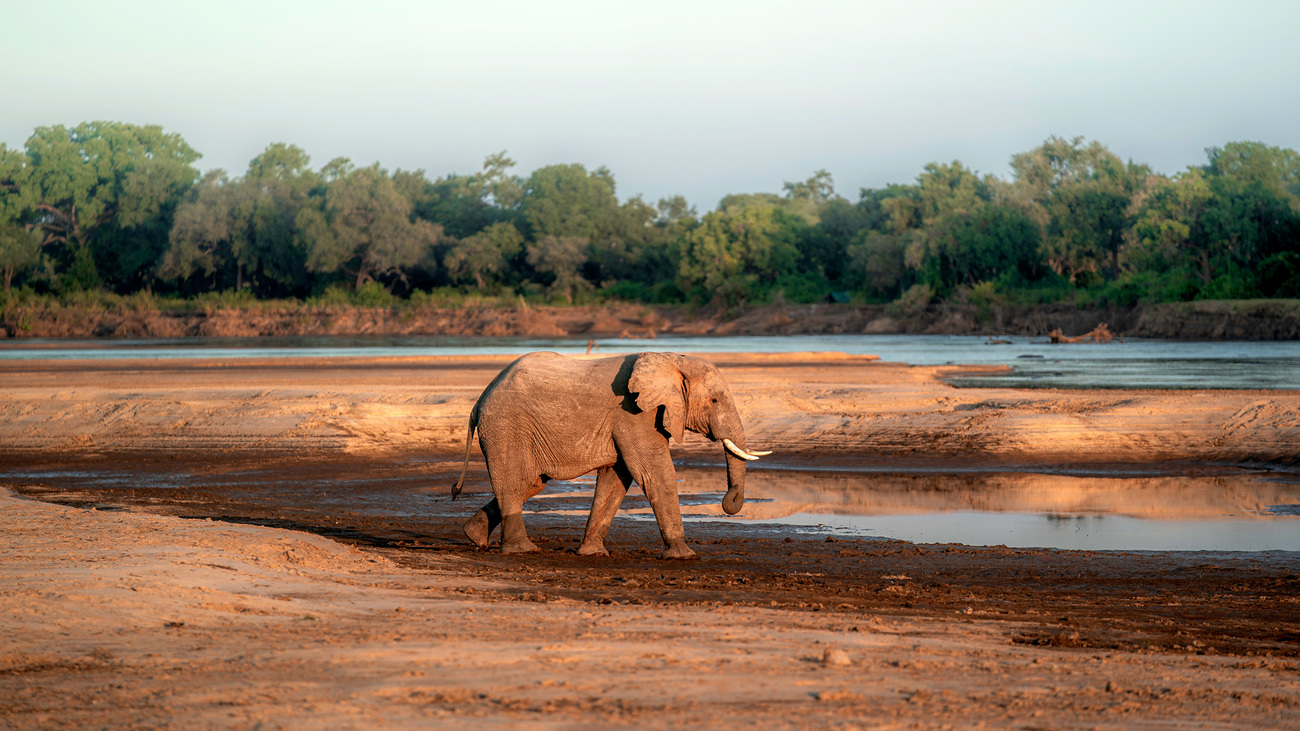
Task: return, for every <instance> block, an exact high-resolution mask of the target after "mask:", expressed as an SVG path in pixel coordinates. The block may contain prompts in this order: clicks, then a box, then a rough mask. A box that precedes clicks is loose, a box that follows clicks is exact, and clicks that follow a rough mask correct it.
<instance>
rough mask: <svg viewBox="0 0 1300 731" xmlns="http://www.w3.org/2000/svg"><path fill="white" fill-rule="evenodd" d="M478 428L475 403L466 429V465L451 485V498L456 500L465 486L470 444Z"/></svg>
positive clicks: (476, 405)
mask: <svg viewBox="0 0 1300 731" xmlns="http://www.w3.org/2000/svg"><path fill="white" fill-rule="evenodd" d="M477 428H478V404H474V410H473V411H471V412H470V414H469V429H467V430H466V431H465V465H464V466H463V467H461V468H460V479H459V480H456V484H455V485H452V486H451V499H452V500H455V499H456V498H457V497H458V496H460V489H461V488H462V487H464V486H465V474H466V473H467V472H469V450H470V445H472V444H473V443H474V430H475V429H477Z"/></svg>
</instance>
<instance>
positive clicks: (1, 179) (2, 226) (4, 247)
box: [0, 144, 43, 293]
mask: <svg viewBox="0 0 1300 731" xmlns="http://www.w3.org/2000/svg"><path fill="white" fill-rule="evenodd" d="M26 168H27V156H26V155H24V154H23V153H21V152H19V151H17V150H12V149H9V148H8V147H7V146H5V145H3V144H0V275H3V278H4V290H5V292H6V293H8V292H9V288H10V286H11V285H12V283H13V278H14V275H15V274H17V273H19V272H21V271H23V270H25V269H27V268H28V267H30V266H32V265H34V264H36V262H37V261H38V260H39V259H40V253H41V240H42V238H43V236H42V234H41V232H39V231H36V230H34V229H33V228H32V227H30V226H28V225H26V221H27V219H28V218H29V217H30V216H31V213H32V200H31V195H30V194H29V191H26V190H24V188H23V186H22V184H21V183H22V180H23V177H24V176H25V174H26Z"/></svg>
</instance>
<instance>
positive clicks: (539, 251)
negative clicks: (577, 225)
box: [528, 236, 591, 304]
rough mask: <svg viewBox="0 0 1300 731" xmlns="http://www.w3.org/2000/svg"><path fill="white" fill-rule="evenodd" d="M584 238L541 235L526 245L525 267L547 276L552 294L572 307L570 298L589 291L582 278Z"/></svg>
mask: <svg viewBox="0 0 1300 731" xmlns="http://www.w3.org/2000/svg"><path fill="white" fill-rule="evenodd" d="M587 243H588V242H587V239H585V238H583V237H581V236H543V237H542V238H541V239H540V240H539V241H537V242H535V243H531V244H529V245H528V264H529V265H530V266H532V267H533V269H535V270H537V271H538V272H541V273H543V274H546V275H549V276H550V279H551V281H550V284H549V288H550V291H551V292H560V293H562V294H563V295H564V299H565V300H566V301H568V302H569V304H573V296H574V295H575V294H577V293H578V292H584V291H588V290H590V289H591V283H590V282H588V281H587V280H586V279H584V278H583V276H582V268H583V265H584V264H586V263H587Z"/></svg>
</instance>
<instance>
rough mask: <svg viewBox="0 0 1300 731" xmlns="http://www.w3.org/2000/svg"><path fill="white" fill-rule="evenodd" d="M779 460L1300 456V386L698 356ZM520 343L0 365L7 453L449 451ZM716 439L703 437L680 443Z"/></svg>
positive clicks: (0, 430) (816, 358) (803, 357)
mask: <svg viewBox="0 0 1300 731" xmlns="http://www.w3.org/2000/svg"><path fill="white" fill-rule="evenodd" d="M702 357H705V358H707V359H710V360H712V361H713V362H715V363H717V364H718V365H719V367H720V368H721V370H722V372H723V374H724V376H725V377H726V378H727V380H728V382H729V383H730V384H731V387H732V390H733V392H734V394H735V398H736V403H737V405H738V407H739V409H740V412H741V417H742V418H743V420H744V423H745V428H746V431H747V433H748V434H749V438H750V441H751V442H753V443H755V444H761V445H763V446H764V448H768V449H774V450H777V451H778V452H779V454H778V458H789V459H795V460H799V459H805V460H806V459H817V460H826V459H832V460H837V459H845V460H850V461H853V462H861V461H871V460H883V459H887V460H890V461H891V463H892V464H898V465H907V464H909V463H923V462H932V461H942V462H949V463H951V462H963V461H964V462H979V463H981V464H988V463H996V462H1009V463H1024V464H1052V465H1059V464H1061V463H1070V464H1088V463H1111V462H1141V463H1147V462H1151V461H1166V462H1167V461H1192V462H1205V461H1213V462H1241V461H1260V462H1278V463H1294V462H1295V461H1296V460H1297V458H1300V446H1297V445H1300V392H1298V391H1285V392H1279V391H1140V390H1134V391H1071V390H1017V389H994V388H985V389H955V388H952V387H951V386H949V385H948V384H946V383H945V382H944V381H943V380H942V376H944V375H945V374H950V373H954V372H957V371H958V370H961V369H957V368H951V367H929V366H926V367H920V366H918V367H913V366H908V365H904V364H898V363H882V362H879V361H877V360H875V359H874V357H872V356H850V355H844V354H839V353H788V354H787V353H783V354H778V355H761V354H760V355H752V354H750V355H747V354H729V353H728V354H713V355H709V354H703V356H702ZM511 360H513V357H512V356H463V357H420V358H339V359H326V358H302V359H279V360H267V361H254V360H226V361H220V360H183V361H179V360H136V361H11V362H7V363H0V392H3V393H4V398H3V399H0V446H3V448H4V449H6V450H7V451H9V452H11V453H13V452H20V453H38V454H58V453H63V452H65V451H68V450H74V451H76V452H79V453H83V454H92V455H126V454H149V453H157V452H169V453H171V452H174V453H178V454H186V453H192V454H208V455H212V454H238V453H246V452H253V451H259V452H264V453H272V454H274V453H280V454H299V453H301V452H303V451H304V450H310V451H315V452H320V453H328V454H334V455H373V454H410V455H431V456H447V457H455V456H458V455H460V454H461V453H462V451H463V449H464V439H465V428H466V422H467V419H468V414H469V411H470V409H471V408H472V406H473V404H474V401H475V399H476V398H477V397H478V394H479V393H480V392H481V391H482V389H483V387H484V386H485V385H486V384H487V383H488V381H490V380H491V378H492V377H493V376H494V375H495V374H496V373H497V372H498V371H499V370H500V369H501V368H502V367H504V366H505V365H506V364H508V363H509V362H510V361H511ZM701 451H705V452H708V453H712V452H713V451H715V449H714V447H713V446H712V445H710V444H708V443H707V442H705V441H704V440H703V439H701V438H695V439H694V440H693V441H691V440H688V442H687V443H686V444H685V445H684V446H683V447H682V448H681V453H683V454H690V453H698V452H701Z"/></svg>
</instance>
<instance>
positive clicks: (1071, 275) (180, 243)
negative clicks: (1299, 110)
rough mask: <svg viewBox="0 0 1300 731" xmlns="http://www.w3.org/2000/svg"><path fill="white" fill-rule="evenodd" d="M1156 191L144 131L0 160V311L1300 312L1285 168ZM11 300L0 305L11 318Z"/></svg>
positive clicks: (1225, 151) (73, 135) (1093, 150)
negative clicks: (218, 150)
mask: <svg viewBox="0 0 1300 731" xmlns="http://www.w3.org/2000/svg"><path fill="white" fill-rule="evenodd" d="M1207 152H1208V156H1207V160H1206V163H1205V164H1204V165H1199V166H1194V167H1189V168H1188V169H1187V170H1185V171H1183V172H1180V173H1177V174H1175V175H1172V176H1168V175H1162V174H1158V173H1155V172H1153V171H1152V170H1151V169H1150V168H1149V167H1148V166H1146V165H1143V164H1140V163H1135V162H1132V161H1124V160H1121V159H1120V158H1119V157H1117V156H1116V155H1115V154H1113V153H1112V152H1111V151H1110V150H1108V149H1107V148H1106V147H1105V146H1103V145H1102V144H1100V143H1098V142H1095V141H1094V142H1085V141H1084V140H1083V139H1082V138H1075V139H1069V140H1067V139H1061V138H1056V137H1053V138H1051V139H1049V140H1047V141H1046V142H1044V143H1043V144H1042V145H1041V146H1039V147H1037V148H1034V149H1032V150H1029V151H1027V152H1023V153H1020V154H1017V155H1014V156H1013V157H1012V159H1011V168H1012V175H1011V178H1010V179H1009V180H1007V179H1002V178H999V177H995V176H992V175H983V176H981V175H979V174H977V173H975V172H974V171H972V170H969V169H967V168H966V167H964V166H963V165H962V164H961V163H959V162H955V161H954V162H952V163H946V164H945V163H932V164H930V165H927V166H926V167H925V169H924V170H923V171H922V172H921V174H920V175H919V176H917V178H916V180H915V182H913V183H910V184H898V185H889V186H886V187H884V188H878V189H863V190H861V191H860V193H859V195H858V198H857V200H856V201H851V200H848V199H846V198H844V197H841V196H840V195H838V194H837V193H836V191H835V189H834V185H833V181H832V179H831V175H830V174H829V173H827V172H826V171H824V170H822V171H818V172H816V173H815V174H814V175H812V176H811V177H810V178H808V179H807V180H804V181H799V182H788V183H786V184H785V186H784V190H783V193H782V194H779V195H778V194H773V193H753V194H741V195H729V196H727V197H725V198H723V199H722V201H721V202H720V203H719V205H718V207H717V208H716V210H713V211H709V212H706V213H704V214H703V215H701V214H700V213H699V212H698V211H696V210H695V209H694V208H693V207H692V206H690V205H688V203H687V201H686V200H685V199H684V198H682V197H681V196H674V197H671V198H664V199H661V200H658V201H656V202H655V203H653V204H652V203H650V202H647V201H645V200H643V199H642V198H640V197H633V198H628V199H626V200H623V201H620V200H619V198H618V196H617V195H616V189H615V184H614V176H613V175H612V174H611V173H610V171H609V170H607V169H605V168H603V167H602V168H597V169H595V170H587V169H586V168H584V167H583V166H582V165H550V166H547V167H543V168H539V169H537V170H534V171H533V172H532V173H531V174H529V175H526V176H523V175H516V174H514V173H513V172H512V170H513V167H514V162H513V161H512V160H510V159H509V158H508V157H507V156H506V154H505V153H500V154H497V155H492V156H490V157H488V158H487V160H486V161H485V162H484V164H483V168H482V170H480V171H478V172H476V173H474V174H470V175H447V176H444V177H440V178H437V179H435V180H430V179H429V178H428V177H427V176H426V175H425V173H424V171H420V170H416V171H407V170H396V171H392V172H390V171H388V170H386V169H384V168H383V167H381V166H380V165H378V164H374V165H371V166H368V167H357V166H356V165H354V164H353V163H352V162H351V161H349V160H347V159H343V158H339V159H335V160H331V161H330V162H328V163H327V164H325V165H324V166H322V167H320V168H319V169H315V168H313V167H312V166H311V160H310V159H309V158H308V156H307V155H306V153H304V152H303V151H302V150H301V149H299V148H297V147H294V146H292V145H287V144H280V143H277V144H273V145H271V146H269V147H268V148H266V150H265V151H263V152H262V153H261V154H260V155H258V156H257V157H256V158H254V159H253V160H252V161H251V162H250V163H249V165H248V169H247V170H246V171H244V172H243V174H242V175H239V176H232V175H230V174H228V173H226V172H224V171H221V170H214V171H212V172H209V173H207V174H204V175H200V172H199V170H198V169H197V168H196V167H195V163H196V162H197V161H198V159H199V157H200V155H199V153H198V152H196V151H195V150H194V149H193V148H191V147H190V146H189V145H188V144H187V143H186V142H185V140H184V139H182V138H181V137H180V135H177V134H174V133H167V132H164V131H163V130H162V129H161V128H160V127H157V126H147V125H145V126H141V125H133V124H125V123H118V122H89V123H85V124H81V125H79V126H77V127H73V128H67V127H63V126H52V127H41V128H38V129H37V130H36V131H35V132H34V134H33V135H32V136H31V138H30V139H28V140H27V142H26V144H25V145H24V147H23V149H22V150H17V149H11V148H8V147H5V146H4V145H0V275H3V284H4V290H5V292H6V294H7V295H9V293H10V292H11V290H12V289H14V288H19V291H20V292H22V293H28V294H33V295H39V294H53V295H66V294H68V293H77V292H87V291H91V292H93V291H100V290H106V291H111V292H117V293H120V294H128V293H133V292H139V291H148V292H151V293H156V294H160V295H177V296H181V297H191V296H194V295H200V294H204V293H211V292H234V293H237V294H240V295H243V296H250V297H257V298H286V297H297V298H306V297H311V296H320V295H321V294H322V293H335V294H341V293H344V292H349V293H352V294H350V295H349V296H351V297H354V298H357V297H359V298H362V299H364V298H365V297H367V296H370V297H371V298H375V297H378V298H379V299H384V298H391V297H392V296H394V295H395V296H399V297H403V296H409V295H410V294H412V293H416V292H424V293H428V292H431V291H442V292H444V293H446V292H457V291H458V292H466V293H468V292H478V293H482V294H485V295H509V296H515V295H526V296H531V297H547V298H550V299H553V300H556V301H568V302H573V301H575V300H577V301H585V300H589V299H591V298H593V297H605V298H619V299H625V300H636V301H644V302H658V303H671V302H697V303H706V304H714V305H719V306H724V307H733V306H736V305H741V304H745V303H759V302H767V301H773V300H776V301H785V302H810V301H823V300H827V299H839V300H844V299H849V298H855V299H858V300H861V301H869V302H889V301H894V300H900V299H901V300H903V301H904V302H905V303H909V304H918V303H926V302H929V301H932V300H936V299H956V300H958V301H968V302H976V303H980V302H988V303H992V302H995V301H1056V300H1062V299H1074V300H1077V301H1079V302H1081V303H1085V304H1087V303H1094V304H1101V303H1113V304H1131V303H1134V302H1138V301H1146V302H1162V301H1178V300H1194V299H1243V298H1257V297H1297V296H1300V155H1298V154H1297V153H1296V152H1295V151H1294V150H1290V149H1283V148H1278V147H1271V146H1268V145H1265V144H1262V143H1258V142H1232V143H1228V144H1226V145H1224V146H1223V147H1216V148H1211V149H1209V150H1208V151H1207ZM9 296H12V295H9Z"/></svg>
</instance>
